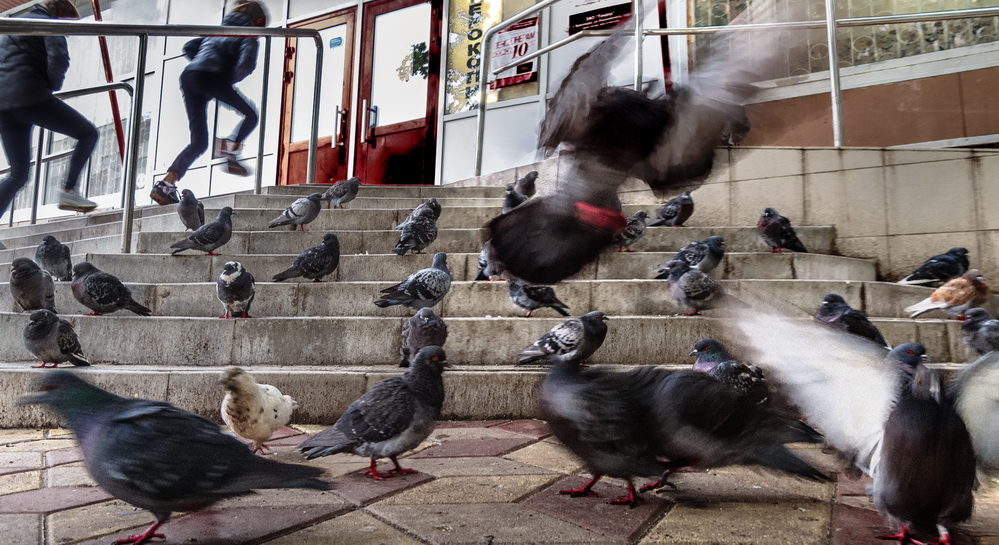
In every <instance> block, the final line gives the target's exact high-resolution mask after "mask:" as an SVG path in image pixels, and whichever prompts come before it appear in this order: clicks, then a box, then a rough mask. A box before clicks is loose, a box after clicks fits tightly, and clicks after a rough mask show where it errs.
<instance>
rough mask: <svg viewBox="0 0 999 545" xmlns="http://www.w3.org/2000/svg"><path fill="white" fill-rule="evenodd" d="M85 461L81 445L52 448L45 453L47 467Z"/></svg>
mask: <svg viewBox="0 0 999 545" xmlns="http://www.w3.org/2000/svg"><path fill="white" fill-rule="evenodd" d="M82 461H83V451H82V450H80V447H71V448H64V449H57V450H50V451H48V452H46V453H45V467H55V466H58V465H62V464H71V463H74V462H82Z"/></svg>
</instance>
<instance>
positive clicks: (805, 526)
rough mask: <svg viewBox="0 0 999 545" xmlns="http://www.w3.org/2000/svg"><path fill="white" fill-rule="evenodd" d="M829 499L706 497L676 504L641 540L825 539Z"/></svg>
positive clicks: (779, 542)
mask: <svg viewBox="0 0 999 545" xmlns="http://www.w3.org/2000/svg"><path fill="white" fill-rule="evenodd" d="M830 511H831V508H830V506H829V504H828V503H812V502H806V503H795V502H790V503H703V504H680V505H677V506H676V507H674V508H673V509H672V510H671V511H670V512H669V513H667V514H666V516H665V517H663V519H662V520H661V521H660V522H659V524H657V525H656V526H655V527H654V528H652V530H650V531H649V533H648V534H646V536H645V537H644V538H643V539H642V540H641V541H639V543H640V544H643V545H644V544H648V543H670V544H671V545H678V544H682V545H702V544H704V545H706V544H715V543H726V544H747V545H756V544H760V545H764V544H765V545H785V544H786V545H799V544H800V545H805V544H810V545H811V544H814V545H820V544H825V543H826V541H827V539H828V533H829V523H830V516H831V514H830Z"/></svg>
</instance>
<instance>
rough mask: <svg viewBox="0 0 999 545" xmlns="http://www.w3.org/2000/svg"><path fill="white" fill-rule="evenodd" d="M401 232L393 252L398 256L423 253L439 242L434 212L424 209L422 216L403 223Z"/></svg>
mask: <svg viewBox="0 0 999 545" xmlns="http://www.w3.org/2000/svg"><path fill="white" fill-rule="evenodd" d="M401 231H402V233H400V234H399V243H398V244H396V245H395V248H392V252H393V253H395V254H396V255H406V252H412V253H414V254H418V253H422V252H423V250H424V249H425V248H426V247H427V246H430V244H432V243H433V242H434V241H435V240H437V220H435V219H434V214H433V211H432V210H431V209H429V208H424V209H423V211H422V212H421V213H420V215H418V216H416V217H414V218H413V219H411V220H408V221H406V222H405V223H403V224H402V229H401Z"/></svg>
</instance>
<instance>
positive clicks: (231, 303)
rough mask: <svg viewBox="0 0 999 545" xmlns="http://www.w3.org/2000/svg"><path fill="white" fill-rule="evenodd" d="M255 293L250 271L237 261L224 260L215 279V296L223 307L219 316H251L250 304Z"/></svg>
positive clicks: (254, 284)
mask: <svg viewBox="0 0 999 545" xmlns="http://www.w3.org/2000/svg"><path fill="white" fill-rule="evenodd" d="M256 294H257V289H256V281H255V280H254V279H253V275H252V274H250V271H247V270H246V268H245V267H243V264H242V263H240V262H239V261H229V262H226V264H225V265H223V266H222V272H221V273H219V277H218V279H217V280H216V281H215V296H216V297H217V298H218V300H219V302H220V303H222V306H223V307H225V314H223V315H222V316H219V318H252V316H250V305H251V304H253V298H254V297H255V296H256Z"/></svg>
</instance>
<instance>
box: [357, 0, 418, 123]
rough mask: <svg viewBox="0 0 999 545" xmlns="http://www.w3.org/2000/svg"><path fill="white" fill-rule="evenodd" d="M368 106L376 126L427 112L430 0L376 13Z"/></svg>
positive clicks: (415, 117)
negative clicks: (373, 109) (374, 108)
mask: <svg viewBox="0 0 999 545" xmlns="http://www.w3.org/2000/svg"><path fill="white" fill-rule="evenodd" d="M374 41H375V44H374V55H373V57H374V58H373V60H372V76H371V106H377V107H378V115H377V124H378V126H379V127H383V126H385V125H391V124H393V123H399V122H402V121H409V120H411V119H421V118H423V117H425V116H426V115H427V111H426V110H427V69H428V53H427V46H428V44H429V42H430V4H429V3H425V4H417V5H415V6H410V7H408V8H404V9H400V10H396V11H391V12H389V13H385V14H383V15H379V16H377V17H375V40H374Z"/></svg>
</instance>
